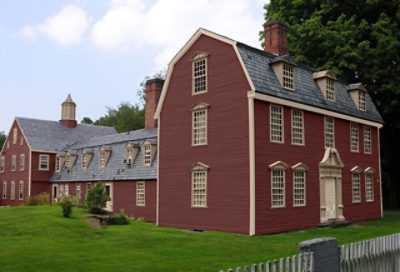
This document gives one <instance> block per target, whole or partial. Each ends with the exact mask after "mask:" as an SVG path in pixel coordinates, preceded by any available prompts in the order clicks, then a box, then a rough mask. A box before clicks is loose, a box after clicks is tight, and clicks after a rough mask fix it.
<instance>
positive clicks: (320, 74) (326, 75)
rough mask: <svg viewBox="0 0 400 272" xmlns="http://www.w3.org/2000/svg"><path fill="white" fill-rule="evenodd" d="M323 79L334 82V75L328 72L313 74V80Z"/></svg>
mask: <svg viewBox="0 0 400 272" xmlns="http://www.w3.org/2000/svg"><path fill="white" fill-rule="evenodd" d="M325 77H327V78H330V79H333V80H336V76H335V74H334V73H332V72H331V71H330V70H324V71H319V72H315V73H314V74H313V78H314V79H320V78H325Z"/></svg>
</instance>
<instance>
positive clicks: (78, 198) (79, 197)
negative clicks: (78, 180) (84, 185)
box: [75, 184, 81, 200]
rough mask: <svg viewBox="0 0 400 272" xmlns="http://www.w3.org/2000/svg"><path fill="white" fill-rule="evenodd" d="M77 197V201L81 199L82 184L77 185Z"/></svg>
mask: <svg viewBox="0 0 400 272" xmlns="http://www.w3.org/2000/svg"><path fill="white" fill-rule="evenodd" d="M75 196H76V199H77V200H80V199H81V185H80V184H76V185H75Z"/></svg>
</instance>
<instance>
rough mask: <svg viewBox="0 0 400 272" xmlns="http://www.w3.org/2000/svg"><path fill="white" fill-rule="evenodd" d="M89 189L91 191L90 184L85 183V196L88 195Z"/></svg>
mask: <svg viewBox="0 0 400 272" xmlns="http://www.w3.org/2000/svg"><path fill="white" fill-rule="evenodd" d="M90 189H92V184H91V183H86V195H87V194H88V193H89V191H90Z"/></svg>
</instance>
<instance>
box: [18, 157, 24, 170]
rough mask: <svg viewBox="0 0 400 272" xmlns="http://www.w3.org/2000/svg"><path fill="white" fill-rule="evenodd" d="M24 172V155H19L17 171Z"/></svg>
mask: <svg viewBox="0 0 400 272" xmlns="http://www.w3.org/2000/svg"><path fill="white" fill-rule="evenodd" d="M24 170H25V154H20V155H19V171H24Z"/></svg>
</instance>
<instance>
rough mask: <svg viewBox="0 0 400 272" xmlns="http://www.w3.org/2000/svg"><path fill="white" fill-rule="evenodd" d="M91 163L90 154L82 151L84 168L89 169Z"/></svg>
mask: <svg viewBox="0 0 400 272" xmlns="http://www.w3.org/2000/svg"><path fill="white" fill-rule="evenodd" d="M88 165H89V155H87V154H86V153H82V168H83V169H87V167H88Z"/></svg>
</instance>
